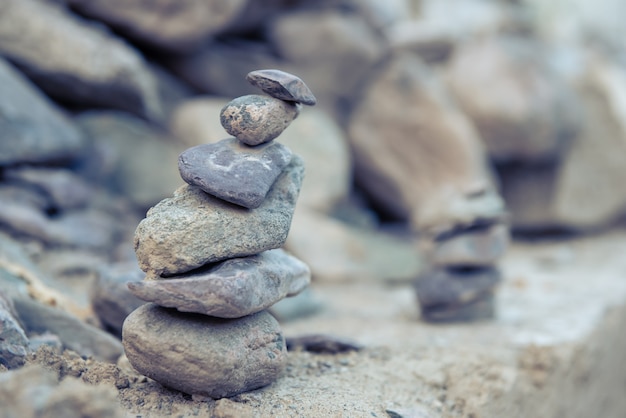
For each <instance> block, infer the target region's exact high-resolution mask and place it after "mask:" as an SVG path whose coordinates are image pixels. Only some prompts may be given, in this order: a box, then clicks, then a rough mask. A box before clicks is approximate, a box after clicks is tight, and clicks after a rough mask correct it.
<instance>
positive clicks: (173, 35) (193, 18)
mask: <svg viewBox="0 0 626 418" xmlns="http://www.w3.org/2000/svg"><path fill="white" fill-rule="evenodd" d="M68 3H69V4H70V5H71V6H72V7H73V8H74V9H76V10H77V11H78V12H80V13H82V14H84V15H85V16H89V17H91V18H95V19H98V20H101V21H103V22H106V23H107V24H108V25H110V26H112V27H114V28H115V29H116V30H118V31H119V32H120V33H123V34H124V35H126V36H128V37H130V38H135V39H138V40H141V41H143V42H147V43H150V44H152V45H154V46H157V47H161V48H165V49H168V50H171V51H174V52H177V53H180V52H183V51H185V52H190V51H192V50H193V49H195V48H197V47H198V46H199V45H201V44H202V43H203V42H204V41H205V40H207V39H208V38H209V37H210V36H211V35H213V34H215V33H218V32H220V31H221V30H223V29H224V28H226V27H228V26H229V25H230V24H231V22H232V21H233V20H234V19H236V18H237V17H238V15H239V14H240V13H241V12H242V9H244V8H245V6H246V3H247V1H245V0H236V1H232V0H191V1H184V2H181V1H178V0H166V1H155V2H151V4H145V3H128V2H126V1H124V0H119V1H106V0H97V1H86V0H69V1H68Z"/></svg>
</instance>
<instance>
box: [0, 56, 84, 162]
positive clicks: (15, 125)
mask: <svg viewBox="0 0 626 418" xmlns="http://www.w3.org/2000/svg"><path fill="white" fill-rule="evenodd" d="M0 85H2V94H0V166H4V165H9V164H18V163H44V162H48V161H67V160H72V159H75V158H76V157H78V156H79V155H80V153H81V151H82V150H83V149H84V145H85V141H84V139H83V138H82V137H81V135H80V132H79V131H78V130H77V129H76V128H75V127H74V125H72V124H71V122H70V121H69V120H68V119H67V118H65V116H64V115H63V114H61V112H59V111H58V110H57V109H56V108H55V107H54V105H53V104H52V102H51V101H50V100H49V99H48V98H47V97H46V96H44V95H43V94H41V92H40V91H39V90H38V89H37V88H36V87H34V86H33V85H32V84H31V83H30V82H29V81H28V80H27V79H26V78H25V77H24V76H22V75H21V74H20V73H19V72H17V71H16V70H15V69H14V68H13V67H12V66H11V65H9V64H8V63H7V62H6V61H4V60H2V59H0Z"/></svg>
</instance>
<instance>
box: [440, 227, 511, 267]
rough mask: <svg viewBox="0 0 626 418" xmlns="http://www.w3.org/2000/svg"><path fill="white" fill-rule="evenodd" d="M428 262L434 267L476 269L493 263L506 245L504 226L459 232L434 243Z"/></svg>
mask: <svg viewBox="0 0 626 418" xmlns="http://www.w3.org/2000/svg"><path fill="white" fill-rule="evenodd" d="M433 245H434V248H433V251H432V254H431V255H432V257H431V260H430V261H431V262H432V263H433V264H435V265H438V266H457V267H480V266H489V265H492V264H495V263H496V262H497V261H498V260H499V259H500V258H501V257H502V256H504V253H505V252H506V249H507V247H508V245H509V230H508V227H507V226H506V225H504V224H492V225H486V226H477V227H472V228H469V229H463V230H460V231H457V232H455V233H454V235H452V236H450V237H445V238H443V239H441V240H435V242H434V244H433Z"/></svg>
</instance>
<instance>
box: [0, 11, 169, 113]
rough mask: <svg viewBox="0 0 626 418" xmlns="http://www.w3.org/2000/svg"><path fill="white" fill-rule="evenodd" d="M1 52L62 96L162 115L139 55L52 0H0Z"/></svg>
mask: <svg viewBox="0 0 626 418" xmlns="http://www.w3.org/2000/svg"><path fill="white" fill-rule="evenodd" d="M68 51H71V53H68ZM0 53H1V54H2V55H4V56H5V57H6V58H8V59H10V60H11V61H13V62H14V63H16V64H17V65H18V66H19V67H20V68H22V69H23V70H24V71H25V72H26V73H27V74H28V75H29V77H31V79H32V80H33V81H34V82H35V83H36V84H37V85H39V86H40V87H41V88H42V89H43V90H44V91H45V92H46V93H47V94H49V95H50V96H52V97H54V98H57V99H58V100H60V101H64V102H70V103H77V104H82V105H90V106H97V107H101V106H104V107H113V108H118V109H123V110H127V111H130V112H134V113H136V114H139V115H142V116H147V117H151V118H152V117H159V116H160V113H161V106H160V103H159V97H158V93H157V89H156V83H155V80H154V78H153V77H152V75H151V73H150V71H149V69H148V68H147V66H146V63H145V61H144V59H143V58H142V57H141V55H140V54H139V53H138V52H137V51H136V50H135V49H132V48H131V47H129V46H128V45H127V44H126V43H125V42H124V41H122V40H120V39H119V38H116V37H115V36H114V35H112V34H111V33H107V32H105V31H103V30H102V28H101V27H98V26H95V25H92V24H88V23H86V22H85V21H81V20H80V19H79V18H77V17H75V16H73V15H71V14H70V13H69V12H67V11H66V10H64V9H63V8H62V7H61V6H58V5H54V4H52V3H51V2H41V1H36V0H7V1H4V2H2V4H1V5H0Z"/></svg>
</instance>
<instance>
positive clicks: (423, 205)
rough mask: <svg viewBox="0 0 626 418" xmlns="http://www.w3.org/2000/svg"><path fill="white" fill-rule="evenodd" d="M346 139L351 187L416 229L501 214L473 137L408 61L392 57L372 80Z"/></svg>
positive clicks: (422, 69) (426, 74) (428, 76)
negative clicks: (352, 173)
mask: <svg viewBox="0 0 626 418" xmlns="http://www.w3.org/2000/svg"><path fill="white" fill-rule="evenodd" d="M409 115H411V116H409ZM349 139H350V142H351V144H352V149H353V154H354V158H355V176H356V182H357V183H358V184H360V185H361V186H362V187H363V188H364V189H365V190H366V191H367V192H368V194H370V195H371V197H372V198H373V199H374V200H375V201H376V202H377V203H378V205H380V206H381V207H382V209H383V210H385V211H387V212H388V213H390V214H393V215H395V216H398V217H401V218H404V219H410V220H411V221H412V223H413V225H414V227H416V228H417V229H418V230H422V231H426V230H437V229H439V230H449V229H453V227H454V226H455V225H459V224H460V225H464V224H465V225H467V224H471V223H473V222H474V221H475V220H476V219H477V218H487V219H490V218H497V217H499V216H501V215H502V212H503V210H504V208H503V203H502V200H501V199H500V197H499V196H498V194H497V193H496V191H495V189H494V187H493V185H492V182H491V178H490V173H489V169H488V167H487V165H486V160H485V155H484V149H483V147H482V145H481V139H480V137H479V136H478V134H477V132H476V131H475V129H474V128H473V126H472V124H471V122H470V121H469V120H468V119H467V118H466V117H465V116H464V115H463V114H462V113H461V112H460V111H459V110H458V109H456V108H455V107H454V106H453V105H452V103H451V101H450V100H449V98H448V97H447V96H446V94H445V92H444V91H443V86H442V85H441V84H440V83H439V82H438V81H437V79H436V78H435V76H434V75H433V74H432V73H431V72H430V70H429V69H428V68H427V67H426V66H425V65H424V64H423V63H422V62H421V61H420V60H419V59H417V58H415V57H413V56H410V55H402V54H401V55H398V56H396V57H394V58H393V59H392V60H391V61H390V62H389V63H388V64H387V65H386V66H385V67H384V68H383V69H382V70H381V73H380V74H379V75H378V76H377V77H376V78H375V79H374V80H373V81H372V83H371V84H370V85H369V87H368V89H367V91H366V93H365V96H364V98H363V100H362V101H361V102H360V103H359V105H358V106H357V108H356V109H355V111H354V113H353V116H352V119H351V121H350V124H349Z"/></svg>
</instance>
